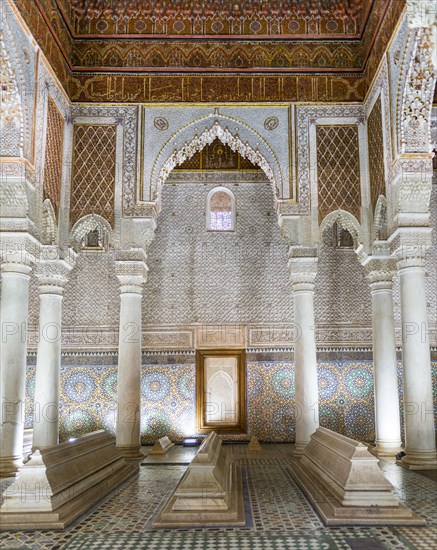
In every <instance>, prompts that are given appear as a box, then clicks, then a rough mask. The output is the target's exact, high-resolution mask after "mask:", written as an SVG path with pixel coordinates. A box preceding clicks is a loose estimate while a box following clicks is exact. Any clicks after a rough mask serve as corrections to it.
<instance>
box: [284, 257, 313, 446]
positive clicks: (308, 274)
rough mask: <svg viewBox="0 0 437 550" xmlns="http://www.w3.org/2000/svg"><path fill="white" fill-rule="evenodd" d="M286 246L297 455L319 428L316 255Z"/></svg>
mask: <svg viewBox="0 0 437 550" xmlns="http://www.w3.org/2000/svg"><path fill="white" fill-rule="evenodd" d="M293 248H294V247H291V249H290V260H289V263H288V268H289V273H290V281H291V284H292V288H293V299H294V322H295V326H296V340H295V345H294V364H295V389H296V398H295V399H296V447H295V455H296V456H300V455H301V454H302V452H303V449H304V448H305V446H306V445H307V444H308V443H309V441H310V437H311V435H312V434H313V433H314V432H315V430H316V429H317V428H318V427H319V404H318V400H319V393H318V384H317V353H316V338H315V321H314V285H315V278H316V273H317V257H314V256H312V257H311V256H309V257H305V256H304V257H299V254H306V252H305V250H301V249H299V250H298V251H296V250H292V249H293Z"/></svg>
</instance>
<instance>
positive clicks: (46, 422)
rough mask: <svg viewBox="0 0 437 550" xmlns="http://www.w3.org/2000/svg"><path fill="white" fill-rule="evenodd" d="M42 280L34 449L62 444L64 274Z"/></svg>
mask: <svg viewBox="0 0 437 550" xmlns="http://www.w3.org/2000/svg"><path fill="white" fill-rule="evenodd" d="M38 279H39V299H40V309H39V339H38V351H37V360H36V375H35V399H34V423H33V445H32V449H33V450H34V449H41V448H44V447H50V446H52V445H57V444H58V443H59V382H60V371H61V323H62V298H63V292H64V285H65V284H66V282H67V280H66V278H65V277H64V276H62V274H60V273H59V274H57V275H55V274H54V275H52V276H49V275H45V274H44V273H43V274H42V275H40V276H39V277H38Z"/></svg>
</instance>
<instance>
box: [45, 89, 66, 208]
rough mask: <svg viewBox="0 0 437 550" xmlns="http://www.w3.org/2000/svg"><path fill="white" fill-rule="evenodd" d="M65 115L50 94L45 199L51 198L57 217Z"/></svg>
mask: <svg viewBox="0 0 437 550" xmlns="http://www.w3.org/2000/svg"><path fill="white" fill-rule="evenodd" d="M63 144H64V117H63V116H62V115H61V113H60V112H59V110H58V108H57V107H56V103H55V102H54V100H53V99H52V98H51V97H50V96H49V97H48V103H47V138H46V151H45V158H44V200H45V199H50V201H51V203H52V206H53V209H54V211H55V213H56V217H57V216H58V213H59V203H60V200H61V177H62V148H63Z"/></svg>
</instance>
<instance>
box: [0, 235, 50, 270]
mask: <svg viewBox="0 0 437 550" xmlns="http://www.w3.org/2000/svg"><path fill="white" fill-rule="evenodd" d="M40 248H41V245H40V243H39V242H38V241H37V239H36V238H35V237H34V236H33V235H31V234H30V233H28V232H25V231H23V232H19V231H17V232H12V231H4V232H1V233H0V261H1V263H2V265H4V264H10V267H8V268H5V269H7V270H9V271H13V268H12V265H13V264H18V265H24V266H28V267H31V266H32V264H34V263H35V261H36V259H37V258H38V256H39V254H40ZM18 269H19V268H18Z"/></svg>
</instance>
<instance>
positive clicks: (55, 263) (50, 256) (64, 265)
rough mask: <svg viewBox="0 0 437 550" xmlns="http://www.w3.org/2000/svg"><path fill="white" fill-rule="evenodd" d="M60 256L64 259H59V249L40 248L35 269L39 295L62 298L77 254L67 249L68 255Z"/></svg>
mask: <svg viewBox="0 0 437 550" xmlns="http://www.w3.org/2000/svg"><path fill="white" fill-rule="evenodd" d="M62 256H65V257H61V254H60V249H59V248H58V247H57V246H52V245H44V246H42V247H41V253H40V256H39V260H38V262H37V264H36V269H35V275H36V277H37V280H38V285H39V286H38V290H39V293H40V294H58V295H61V296H62V294H63V292H64V287H65V285H66V284H67V282H68V276H69V273H70V271H71V270H72V268H73V266H74V263H75V261H76V257H77V254H76V253H75V252H74V251H73V250H71V249H68V253H67V254H62Z"/></svg>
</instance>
